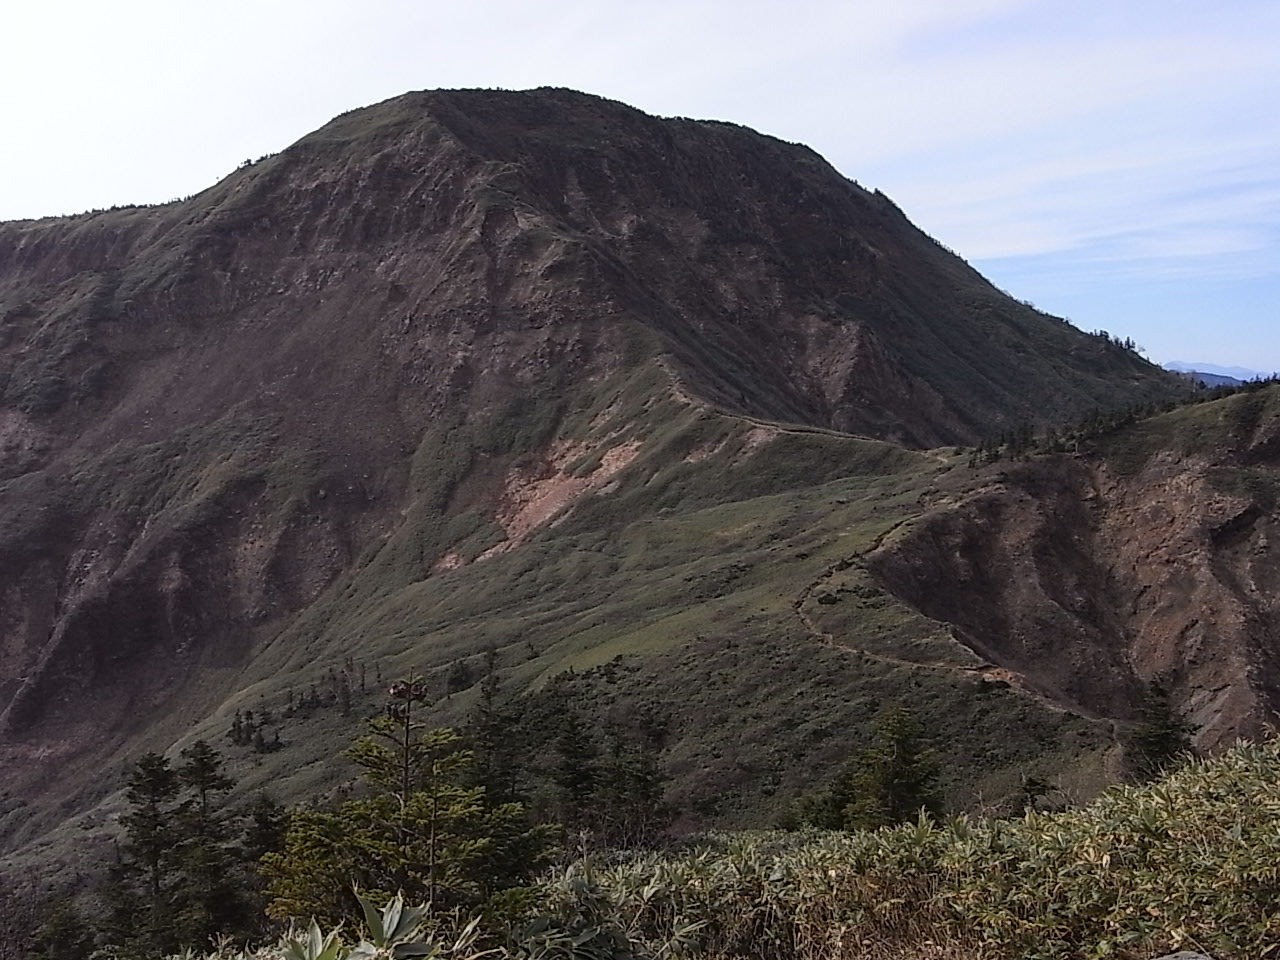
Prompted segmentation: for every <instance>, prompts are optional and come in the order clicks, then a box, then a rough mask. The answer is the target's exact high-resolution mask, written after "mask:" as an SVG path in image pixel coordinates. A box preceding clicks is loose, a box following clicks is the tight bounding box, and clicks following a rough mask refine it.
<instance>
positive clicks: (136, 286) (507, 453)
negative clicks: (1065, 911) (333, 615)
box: [0, 90, 1253, 782]
mask: <svg viewBox="0 0 1280 960" xmlns="http://www.w3.org/2000/svg"><path fill="white" fill-rule="evenodd" d="M620 377H621V378H632V379H631V380H628V381H627V383H629V384H630V383H633V382H634V383H640V384H642V385H644V387H645V389H646V390H647V391H648V399H647V400H644V402H640V401H637V402H636V404H635V410H636V413H635V415H636V416H637V417H643V416H646V415H648V414H647V411H650V410H652V409H654V403H655V402H656V401H655V398H659V397H672V396H674V397H677V398H679V399H680V400H681V402H685V403H688V404H695V405H709V406H714V407H717V408H720V409H722V410H727V411H731V412H733V413H735V414H741V415H745V416H750V417H756V418H761V419H766V420H783V421H790V422H794V423H798V424H801V425H809V426H816V427H824V428H837V429H840V430H846V431H853V432H857V433H863V434H868V435H871V436H875V437H880V438H885V439H889V440H892V441H895V442H899V443H902V444H906V445H910V446H915V447H926V446H930V445H934V444H942V443H955V442H962V441H971V440H974V439H976V438H978V437H980V436H982V435H984V434H987V433H990V432H993V431H996V430H998V429H999V428H1000V427H1001V426H1004V425H1008V424H1012V423H1015V422H1017V421H1019V420H1023V419H1040V418H1053V417H1061V416H1068V415H1071V414H1073V413H1077V412H1081V411H1084V410H1087V409H1091V408H1093V407H1095V406H1106V405H1108V404H1111V403H1117V402H1126V401H1131V400H1136V399H1144V398H1150V397H1154V396H1166V395H1169V394H1170V393H1172V392H1174V391H1176V390H1178V389H1181V388H1180V387H1179V386H1178V383H1177V381H1176V380H1175V378H1173V377H1172V375H1169V374H1165V373H1164V372H1162V371H1159V370H1157V369H1156V368H1154V367H1152V366H1151V365H1149V364H1146V363H1145V362H1144V361H1142V360H1141V359H1140V358H1138V357H1136V356H1134V355H1132V354H1130V353H1127V352H1125V351H1122V350H1117V349H1116V348H1114V347H1113V346H1111V345H1108V344H1106V343H1104V342H1101V341H1100V340H1099V339H1098V338H1095V337H1090V336H1086V335H1084V334H1081V333H1080V332H1079V331H1076V330H1074V329H1073V328H1071V327H1070V326H1069V325H1067V324H1065V323H1062V322H1060V321H1057V320H1054V319H1052V318H1047V317H1044V316H1042V315H1040V314H1037V313H1036V312H1035V311H1033V310H1030V309H1029V308H1027V307H1025V306H1023V305H1021V304H1018V303H1016V302H1014V301H1012V300H1010V299H1009V298H1008V297H1006V296H1004V295H1003V294H1001V293H999V292H998V291H996V290H994V289H993V288H992V287H991V286H990V285H989V284H987V283H986V282H985V281H984V280H983V279H982V278H981V277H979V276H978V275H977V274H976V273H975V272H973V271H972V270H971V269H970V268H969V267H968V266H967V265H965V264H964V263H963V262H962V261H960V260H959V259H958V258H956V257H955V256H953V255H952V254H950V253H948V252H947V251H945V250H943V249H942V248H940V247H939V246H938V245H937V244H935V243H934V242H933V241H931V240H930V239H929V238H927V237H925V236H924V235H922V234H921V233H920V232H919V231H917V230H915V229H914V228H913V227H912V226H911V225H910V224H909V223H908V222H907V220H906V219H905V217H904V216H903V215H902V213H901V212H900V211H899V210H898V209H897V208H896V207H894V205H893V204H892V203H891V202H890V201H889V200H888V199H887V198H885V197H883V196H881V195H879V194H876V193H869V192H867V191H865V190H863V189H862V188H860V187H858V186H857V185H855V184H853V183H851V182H849V181H848V180H846V179H844V178H843V177H841V176H840V175H838V174H837V173H836V172H835V171H834V170H832V169H831V168H830V167H829V166H828V165H827V164H826V163H825V162H824V161H822V160H821V158H819V157H818V156H816V155H815V154H813V153H812V152H811V151H809V150H807V149H805V148H803V147H799V146H795V145H790V144H785V143H781V142H779V141H776V140H773V139H770V138H767V137H762V136H760V135H758V134H755V133H753V132H751V131H749V130H745V129H743V128H739V127H734V126H731V125H728V124H722V123H704V122H694V121H687V120H658V119H655V118H652V117H648V116H645V115H643V114H641V113H639V112H637V111H635V110H632V109H630V108H627V107H624V106H621V105H619V104H615V103H610V102H607V101H602V100H598V99H596V98H592V97H587V96H583V95H580V94H575V93H571V92H568V91H558V90H544V91H534V92H530V93H503V92H475V91H472V92H453V93H427V94H411V95H407V96H405V97H401V98H398V99H396V100H393V101H389V102H388V103H386V104H382V105H380V106H378V107H374V108H370V109H368V110H362V111H355V112H353V113H351V114H347V115H344V116H343V117H340V118H338V119H337V120H335V121H333V122H332V123H331V124H329V125H328V126H326V127H325V128H323V129H322V130H320V131H318V132H316V133H315V134H312V135H311V136H308V137H306V138H304V139H303V140H301V141H299V142H298V143H297V144H295V145H294V146H292V147H290V148H289V149H288V150H286V151H284V152H283V153H281V154H279V155H277V156H274V157H271V158H268V159H265V160H262V161H260V162H258V163H256V164H253V165H250V166H248V167H245V168H243V169H241V170H239V171H237V172H236V173H235V174H233V175H231V176H229V177H228V178H227V179H225V180H224V181H222V182H221V183H219V184H218V185H216V186H214V187H212V188H210V189H209V190H207V191H205V192H203V193H201V194H199V195H198V196H196V197H193V198H190V199H189V200H186V201H183V202H180V203H174V204H169V205H166V206H162V207H155V208H144V209H127V210H118V211H110V212H104V213H100V214H93V215H85V216H80V217H71V218H65V219H58V220H44V221H30V222H19V223H9V224H0V452H2V453H3V457H2V458H0V482H3V483H4V486H3V487H2V488H0V583H2V584H3V587H0V590H2V593H0V596H2V597H3V606H2V607H0V712H2V716H3V723H4V731H5V734H4V738H5V739H4V740H3V743H2V744H0V750H3V759H4V762H5V764H6V767H5V769H6V775H7V776H11V777H13V778H14V779H15V782H16V781H17V780H21V779H23V778H27V779H31V780H33V781H34V780H36V779H39V778H41V777H46V776H47V777H54V778H64V779H66V778H70V777H73V776H75V775H76V770H75V769H74V768H73V767H72V766H70V764H71V763H72V761H73V760H75V758H77V757H79V758H81V759H80V760H79V761H76V762H83V763H84V764H87V765H91V764H93V763H96V762H97V760H95V759H94V758H95V757H100V756H101V755H103V753H104V752H105V751H107V749H108V747H107V746H104V731H110V734H109V737H114V738H121V737H124V736H126V735H127V734H130V732H131V731H132V733H134V734H137V733H138V731H143V732H144V734H145V736H142V739H141V740H138V741H137V742H140V743H144V744H149V745H156V746H165V745H167V744H168V743H169V742H171V739H172V736H173V734H174V733H175V732H176V731H178V730H181V729H183V724H184V723H185V722H187V720H189V719H190V717H191V716H193V715H200V714H201V711H208V710H210V709H212V708H213V706H214V705H217V704H220V703H222V702H223V701H224V699H225V697H226V695H227V694H228V693H229V692H231V691H234V690H236V689H237V688H238V685H239V684H241V683H243V682H245V681H244V673H243V672H244V671H245V669H246V668H247V665H248V663H249V660H250V658H251V657H252V656H253V653H254V651H255V650H257V649H259V648H260V647H261V645H262V644H263V643H266V642H268V641H270V640H271V639H272V638H275V637H277V636H279V635H280V634H281V631H282V630H283V629H284V628H285V626H286V625H288V624H291V623H294V622H295V621H296V620H297V619H298V618H299V617H300V616H301V615H304V614H305V613H306V612H307V611H309V610H310V609H311V608H312V606H313V604H314V603H315V601H316V600H317V598H318V597H320V596H322V595H323V594H324V592H325V591H326V590H327V589H329V588H330V587H331V586H332V585H333V584H335V583H337V582H338V581H339V580H340V578H341V577H342V576H343V575H344V574H346V573H348V572H350V571H352V570H353V569H355V568H356V567H357V566H358V565H359V564H360V563H361V562H362V558H363V560H364V561H367V560H368V558H369V557H370V556H378V555H380V554H379V551H381V550H384V549H385V550H387V551H390V552H392V553H394V554H395V556H396V558H397V560H396V562H397V563H399V564H400V565H401V566H402V567H410V566H411V567H413V568H414V569H416V570H418V571H421V575H422V576H424V577H425V576H429V575H430V574H431V572H432V571H441V570H448V569H450V567H451V566H452V565H453V564H455V563H457V562H460V558H464V555H465V556H475V555H479V554H480V553H482V552H483V551H485V550H495V549H500V548H499V547H498V546H497V542H498V541H499V540H500V539H501V537H502V536H503V535H504V532H505V535H506V536H508V537H516V536H517V535H518V536H523V535H524V533H526V532H527V529H525V528H527V527H528V526H529V525H530V523H533V525H536V524H537V523H541V522H545V521H546V520H549V519H550V517H551V515H552V514H553V513H555V512H556V511H557V510H562V509H564V508H565V507H567V506H569V505H570V501H571V499H572V496H570V494H572V495H575V496H576V495H578V494H580V493H581V492H583V491H589V490H594V489H597V488H598V487H599V486H600V484H599V483H595V482H594V481H592V482H586V481H583V480H582V477H583V476H585V473H584V471H585V468H582V469H577V468H575V467H574V466H573V465H572V464H568V463H563V462H560V459H562V458H560V459H558V457H559V454H558V453H557V451H558V450H559V449H560V448H558V447H556V445H555V444H556V443H557V442H560V440H562V439H563V438H559V439H557V431H559V430H560V429H561V427H562V425H563V424H564V423H565V422H566V421H567V419H569V418H570V417H572V416H575V415H578V414H583V413H584V411H590V410H594V409H596V408H597V407H598V406H607V405H608V404H609V403H612V402H614V400H616V398H611V397H605V398H601V397H600V396H598V395H597V391H598V390H600V389H603V388H602V387H601V386H600V385H602V384H605V383H610V384H612V386H611V387H610V389H611V390H614V391H615V392H616V393H617V394H618V396H621V395H622V394H623V390H622V387H620V386H618V382H619V381H618V378H620ZM646 378H647V379H646ZM629 389H630V388H629ZM639 389H640V388H639V387H636V388H635V390H634V391H633V392H639ZM628 396H630V395H628ZM618 402H619V403H620V402H621V401H618ZM614 445H615V446H617V447H618V449H620V450H621V449H623V445H622V443H621V440H618V441H617V442H616V443H615V444H614ZM613 456H614V459H613V460H607V459H606V461H605V464H606V466H610V467H611V468H612V467H614V466H616V465H617V464H618V463H619V462H620V458H621V457H622V456H623V454H621V453H617V454H614V455H613ZM575 471H576V472H575ZM601 476H602V477H603V475H601ZM510 477H519V478H522V483H523V484H524V487H523V488H522V489H530V490H532V489H534V487H535V486H536V484H538V483H542V482H543V481H544V480H546V479H547V478H548V477H567V478H569V479H570V480H572V482H568V480H566V481H565V482H564V483H562V484H561V485H560V487H558V488H556V489H557V490H559V491H560V493H564V494H565V496H567V497H568V500H564V502H561V500H555V501H554V503H552V506H553V507H554V509H550V508H548V509H547V510H545V511H543V512H541V513H539V512H538V511H537V510H535V509H533V508H532V507H530V506H529V505H528V504H522V503H515V502H514V500H513V498H514V494H512V492H511V489H509V488H510V487H511V484H509V483H508V484H506V486H504V484H503V478H510ZM597 479H601V478H597ZM601 483H603V479H601ZM538 489H540V490H541V489H542V488H538ZM547 489H549V488H547ZM565 491H568V492H569V493H565ZM539 495H541V494H539ZM557 495H559V494H557ZM530 496H533V495H532V494H530ZM552 499H554V498H552ZM538 502H539V503H541V504H543V505H545V504H547V503H551V500H546V499H544V500H541V501H538ZM974 509H978V506H977V505H975V508H974ZM1000 509H1005V508H1000ZM1064 509H1065V508H1064ZM1071 509H1073V510H1077V511H1084V510H1085V509H1086V508H1085V507H1084V506H1075V507H1072V508H1071ZM1225 509H1226V508H1225V507H1224V510H1225ZM940 522H941V521H940ZM1224 522H1226V519H1225V518H1224ZM522 525H523V526H522ZM518 528H519V529H520V530H521V531H522V532H519V533H518V534H517V533H513V531H516V530H517V529H518ZM1233 529H1234V528H1233ZM1241 529H1242V530H1243V529H1244V528H1243V527H1242V528H1241ZM1249 529H1250V530H1252V529H1253V528H1252V527H1250V528H1249ZM1102 535H1103V534H1099V536H1102ZM1116 536H1119V534H1118V533H1117V534H1116ZM1224 536H1225V537H1226V538H1227V539H1228V540H1232V538H1233V537H1235V536H1236V534H1234V533H1228V534H1224ZM468 537H470V538H472V540H473V541H474V542H471V541H468V543H469V546H468V547H467V549H466V550H464V549H463V547H462V546H460V544H462V543H463V541H467V538H468ZM486 537H488V538H489V539H485V538H486ZM1232 543H1235V540H1232ZM472 548H474V549H472ZM1062 549H1063V550H1066V551H1068V552H1069V551H1071V550H1075V549H1076V548H1075V547H1073V546H1071V545H1070V544H1063V545H1062ZM1170 549H1172V547H1171V548H1170ZM1233 549H1235V548H1234V547H1233ZM1239 549H1246V547H1240V548H1239ZM468 551H469V552H468ZM1079 553H1080V557H1079V559H1080V560H1081V562H1082V563H1084V562H1085V560H1086V556H1085V553H1086V551H1085V550H1084V548H1083V547H1082V548H1079ZM1216 555H1217V554H1215V556H1216ZM1071 559H1072V558H1071V557H1066V558H1064V562H1067V561H1068V560H1071ZM937 563H938V564H939V572H940V573H942V572H943V567H944V566H945V561H943V560H939V561H937ZM926 566H927V565H926ZM1088 569H1092V568H1088ZM1086 575H1087V576H1092V574H1083V573H1082V574H1080V576H1086ZM904 589H909V588H906V587H904ZM988 592H989V593H990V594H991V596H992V598H993V599H994V598H995V597H996V596H997V595H998V594H1000V591H999V590H998V589H996V588H995V586H994V585H993V586H992V588H991V590H990V591H988ZM1007 599H1008V600H1009V601H1010V602H1012V601H1013V598H1007ZM1224 602H1225V601H1224ZM1015 605H1016V604H1015ZM1019 615H1020V614H1018V613H1017V612H1016V611H1011V612H1009V613H1008V614H1007V615H1006V619H1008V618H1010V617H1012V618H1016V617H1017V616H1019ZM1243 615H1244V614H1243V613H1241V616H1243ZM1152 616H1153V617H1154V616H1156V613H1155V612H1153V613H1152ZM979 618H980V610H979V608H978V607H977V606H976V605H975V606H974V607H973V609H972V611H971V612H970V614H969V619H971V620H973V621H974V622H975V623H976V622H977V620H978V619H979ZM1086 619H1088V621H1089V622H1090V623H1094V621H1095V620H1096V621H1097V622H1098V623H1099V624H1101V623H1102V621H1104V620H1105V619H1106V617H1105V616H1104V615H1102V614H1099V615H1098V616H1097V617H1091V618H1086ZM1082 629H1083V628H1082ZM1091 629H1092V628H1091ZM1097 629H1099V630H1103V629H1104V627H1103V626H1098V627H1097ZM1107 629H1109V628H1107ZM976 635H977V633H976V630H975V636H976ZM1082 636H1083V634H1082ZM1108 636H1110V634H1108ZM1198 636H1199V634H1195V633H1194V632H1193V633H1192V634H1189V638H1188V639H1187V641H1186V643H1187V644H1191V645H1194V643H1195V642H1197V641H1196V640H1195V638H1196V637H1198ZM1090 642H1094V643H1095V645H1097V643H1101V642H1102V641H1100V640H1099V641H1096V642H1095V641H1092V640H1091V641H1090ZM1108 642H1110V641H1108ZM1064 656H1068V657H1069V656H1074V655H1072V654H1064ZM197 677H198V683H197V682H196V680H195V679H194V678H197ZM1117 682H1121V681H1117ZM1091 684H1092V679H1091V676H1090V675H1085V676H1083V677H1082V678H1081V679H1080V680H1079V681H1072V682H1071V683H1070V684H1067V683H1066V682H1065V681H1064V695H1065V696H1069V697H1071V698H1074V699H1077V700H1080V701H1081V702H1082V703H1084V702H1085V701H1088V702H1090V703H1092V702H1094V700H1096V699H1097V698H1099V697H1101V698H1103V700H1105V699H1106V698H1107V697H1109V696H1111V694H1110V693H1106V692H1099V693H1095V692H1093V691H1092V687H1091ZM1108 689H1109V688H1108ZM1206 696H1208V695H1207V694H1206ZM179 708H180V709H179ZM1224 709H1225V708H1224ZM86 751H87V752H86ZM95 751H97V752H96V753H95Z"/></svg>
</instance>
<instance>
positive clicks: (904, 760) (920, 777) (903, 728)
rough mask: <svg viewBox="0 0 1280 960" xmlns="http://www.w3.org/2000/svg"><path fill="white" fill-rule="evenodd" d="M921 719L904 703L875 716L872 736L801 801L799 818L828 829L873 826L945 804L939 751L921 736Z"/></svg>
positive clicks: (903, 819)
mask: <svg viewBox="0 0 1280 960" xmlns="http://www.w3.org/2000/svg"><path fill="white" fill-rule="evenodd" d="M922 734H923V731H922V729H921V727H920V724H919V723H918V722H917V721H916V719H915V718H914V717H912V716H911V714H910V713H908V712H907V711H906V710H905V709H904V708H903V707H902V706H901V705H900V704H890V705H889V706H887V707H885V708H884V709H883V710H882V711H881V712H880V715H879V716H878V717H877V718H876V723H875V727H874V730H873V733H872V738H871V742H870V743H868V744H867V745H866V746H865V747H863V748H862V749H861V750H859V751H858V753H857V754H856V755H855V756H854V758H853V760H851V761H850V762H849V764H848V765H847V766H846V767H845V768H844V769H843V770H842V771H841V772H840V775H839V776H838V777H837V778H836V781H835V783H833V784H832V785H831V787H830V788H828V789H827V790H826V791H824V792H823V793H822V794H819V795H818V796H817V797H814V798H805V799H804V800H802V801H801V804H800V811H799V815H800V819H801V820H802V821H803V822H804V823H807V824H809V825H811V826H814V827H819V828H821V829H825V830H859V829H863V830H868V829H875V828H876V827H884V826H890V825H892V824H895V823H905V822H906V821H908V820H911V819H914V818H916V817H918V816H920V815H921V813H925V814H931V815H933V816H937V815H938V814H939V812H940V811H941V809H942V796H941V794H940V792H939V789H938V777H939V773H940V769H939V766H938V758H937V754H936V753H935V752H934V751H932V750H930V749H929V748H928V747H927V746H925V745H924V743H922V742H921V737H922Z"/></svg>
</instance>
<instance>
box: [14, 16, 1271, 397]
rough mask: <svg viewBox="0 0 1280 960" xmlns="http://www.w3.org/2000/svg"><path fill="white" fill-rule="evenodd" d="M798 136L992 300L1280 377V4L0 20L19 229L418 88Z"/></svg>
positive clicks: (207, 167)
mask: <svg viewBox="0 0 1280 960" xmlns="http://www.w3.org/2000/svg"><path fill="white" fill-rule="evenodd" d="M537 86H565V87H572V88H574V89H578V90H584V91H587V92H589V93H594V94H598V95H600V96H604V97H609V98H611V99H615V100H620V101H623V102H626V103H629V104H631V105H633V106H636V107H639V108H640V109H642V110H645V111H646V112H649V113H653V114H657V115H661V116H685V117H697V118H707V119H716V120H729V121H733V122H735V123H741V124H744V125H746V126H749V127H753V128H755V129H757V130H759V131H761V132H763V133H768V134H772V135H774V136H777V137H781V138H783V139H785V140H791V141H797V142H802V143H806V144H808V145H809V146H811V147H813V148H814V149H815V150H817V151H818V152H819V153H821V154H823V156H825V157H826V158H827V159H828V160H829V161H830V162H831V163H832V165H833V166H835V167H836V169H838V170H839V171H840V172H841V173H843V174H844V175H845V176H847V177H849V178H850V179H853V180H856V181H857V182H859V183H860V184H862V185H863V186H865V187H867V188H869V189H870V188H878V189H880V190H882V191H883V192H884V193H886V194H888V195H889V196H890V197H891V198H893V200H894V201H895V202H896V203H897V204H898V205H899V206H900V207H901V208H902V209H903V210H904V211H905V212H906V214H907V215H908V216H909V217H910V218H911V219H912V220H913V221H914V222H915V223H916V224H917V225H918V226H919V227H920V228H921V229H923V230H924V231H925V232H927V233H929V234H930V235H932V236H933V237H935V238H936V239H938V240H939V241H941V242H942V243H944V244H946V245H947V246H948V247H950V248H952V249H953V250H955V251H956V252H957V253H959V254H960V255H961V256H963V257H965V259H967V260H968V261H969V262H970V263H972V264H973V265H974V266H975V267H976V268H977V269H979V270H980V271H981V272H982V273H984V274H985V275H986V276H987V277H989V278H990V279H991V280H992V281H993V282H994V283H995V284H996V285H997V286H999V287H1001V288H1003V289H1005V290H1007V291H1008V292H1010V293H1011V294H1012V295H1014V296H1015V297H1017V298H1018V299H1020V300H1027V301H1030V302H1032V303H1034V304H1035V305H1036V306H1038V307H1039V308H1040V309H1042V310H1044V311H1046V312H1048V313H1052V314H1054V315H1057V316H1065V317H1067V318H1069V319H1070V320H1071V321H1072V322H1073V323H1075V325H1076V326H1078V327H1081V328H1082V329H1085V330H1097V329H1105V330H1108V331H1111V332H1112V333H1115V334H1117V335H1119V336H1122V337H1132V338H1133V339H1134V340H1135V341H1136V342H1137V343H1138V344H1140V345H1142V346H1143V347H1144V348H1145V350H1146V353H1147V355H1148V356H1149V357H1150V358H1151V359H1152V360H1155V361H1157V362H1168V361H1174V360H1182V361H1195V362H1204V363H1211V364H1217V365H1235V366H1243V367H1246V368H1248V369H1251V370H1257V371H1266V372H1270V371H1272V370H1280V306H1278V305H1280V2H1277V0H1217V2H1215V3H1212V4H1210V3H1207V2H1205V0H1194V2H1189V0H874V2H870V0H788V2H785V3H783V2H779V0H769V2H765V0H732V2H729V0H644V2H640V0H626V2H624V0H592V2H587V0H556V2H554V3H532V2H529V0H469V2H465V3H462V2H456V0H454V2H447V3H445V2H437V0H358V2H357V0H305V2H299V0H218V2H216V3H214V2H208V0H113V2H111V3H104V2H102V0H92V2H86V0H41V2H39V3H36V2H25V0H9V2H7V3H6V4H5V10H4V27H3V29H2V30H0V130H4V131H5V137H4V142H3V144H2V145H0V220H11V219H19V218H27V217H39V216H48V215H56V214H65V213H75V212H80V211H83V210H87V209H93V208H100V207H109V206H112V205H116V204H134V203H157V202H164V201H167V200H170V199H172V198H175V197H180V196H185V195H188V194H192V193H196V192H199V191H200V190H202V189H204V188H205V187H207V186H209V185H211V184H212V183H214V182H215V181H217V180H218V179H220V178H221V177H223V176H225V175H227V174H228V173H230V172H231V171H232V170H233V169H234V168H235V167H236V166H237V165H238V164H239V163H240V162H241V161H242V160H245V159H248V158H256V157H259V156H262V155H263V154H266V153H273V152H275V151H278V150H280V149H282V148H284V147H286V146H287V145H288V144H290V143H292V142H293V141H294V140H297V139H298V138H299V137H301V136H303V135H304V134H306V133H308V132H310V131H311V130H314V129H315V128H317V127H319V126H321V125H322V124H324V123H325V122H327V121H328V120H329V119H331V118H332V117H334V116H336V115H337V114H339V113H342V112H344V111H346V110H349V109H352V108H354V107H360V106H365V105H368V104H371V103H376V102H378V101H380V100H384V99H387V98H389V97H393V96H398V95H399V94H401V93H404V92H406V91H409V90H424V89H432V88H447V87H502V88H508V89H523V88H528V87H537Z"/></svg>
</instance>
